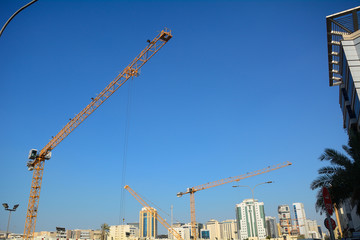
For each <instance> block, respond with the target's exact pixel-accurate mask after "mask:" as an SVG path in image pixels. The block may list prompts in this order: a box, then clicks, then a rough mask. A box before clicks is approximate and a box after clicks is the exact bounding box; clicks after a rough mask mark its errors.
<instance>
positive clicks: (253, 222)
mask: <svg viewBox="0 0 360 240" xmlns="http://www.w3.org/2000/svg"><path fill="white" fill-rule="evenodd" d="M236 220H237V225H238V237H239V239H240V240H243V239H247V238H253V237H257V238H258V239H265V238H266V229H265V210H264V203H263V202H258V200H253V199H245V200H244V201H243V202H242V203H239V204H236Z"/></svg>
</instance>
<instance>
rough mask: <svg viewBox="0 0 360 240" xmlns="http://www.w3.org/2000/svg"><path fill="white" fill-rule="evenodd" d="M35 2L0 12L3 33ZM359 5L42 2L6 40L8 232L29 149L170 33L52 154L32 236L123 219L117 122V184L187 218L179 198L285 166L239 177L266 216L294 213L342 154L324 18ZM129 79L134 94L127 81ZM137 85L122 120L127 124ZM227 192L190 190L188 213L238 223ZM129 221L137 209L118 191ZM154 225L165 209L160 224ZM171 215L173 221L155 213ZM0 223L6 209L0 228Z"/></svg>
mask: <svg viewBox="0 0 360 240" xmlns="http://www.w3.org/2000/svg"><path fill="white" fill-rule="evenodd" d="M27 2H28V1H22V0H21V1H20V0H12V1H10V0H5V1H4V0H3V1H0V20H1V21H0V23H1V25H2V24H4V23H5V22H6V20H7V19H8V18H9V17H10V16H11V15H12V14H13V13H14V12H15V11H16V10H17V9H19V8H20V7H21V6H23V5H25V4H26V3H27ZM357 5H358V1H344V0H341V1H316V2H315V1H271V3H269V2H268V1H256V2H255V1H252V2H250V1H195V2H192V1H176V2H172V1H65V0H64V1H50V0H39V1H38V2H36V3H35V4H33V5H32V6H30V7H29V8H27V9H25V10H24V11H23V12H21V13H20V14H19V15H18V16H16V17H15V18H14V19H13V21H12V22H10V24H9V25H8V27H7V28H6V29H5V32H4V33H3V35H2V36H1V38H0V89H1V95H0V109H1V118H0V123H1V124H0V136H1V137H0V151H1V155H0V163H1V175H0V189H1V194H0V201H1V203H2V202H7V203H9V204H11V205H12V204H16V203H19V204H20V207H19V208H18V210H17V211H16V212H15V213H14V214H13V215H12V221H11V225H10V230H11V231H14V232H19V233H22V232H23V228H24V223H25V216H26V209H27V203H28V197H29V192H30V184H31V179H32V172H29V171H27V169H26V166H25V164H26V161H27V154H28V151H29V150H30V149H31V148H37V149H41V148H43V147H44V146H45V145H46V143H47V142H48V141H49V139H50V138H51V136H54V135H56V134H57V132H58V131H59V130H60V129H61V128H62V127H63V126H64V125H65V124H66V123H67V121H68V119H69V118H72V117H73V116H74V115H75V114H77V113H78V112H80V111H81V110H82V109H83V108H84V107H85V106H86V105H87V104H88V103H89V102H90V98H91V97H94V96H96V94H97V93H99V92H100V91H101V90H102V89H103V88H104V87H105V86H106V85H107V84H108V83H109V82H110V81H111V80H113V79H114V77H115V76H117V74H118V73H119V72H121V71H122V70H123V68H124V67H125V66H127V65H128V64H129V63H130V61H132V60H133V58H134V57H135V56H136V55H137V54H138V53H139V52H140V51H141V50H142V49H143V48H145V46H146V45H147V43H146V40H147V39H152V38H153V37H155V36H156V34H157V31H159V30H161V29H162V28H163V27H168V28H170V29H171V30H172V32H173V36H174V37H173V39H171V41H170V42H169V43H168V44H166V45H165V46H164V48H163V49H161V50H160V52H159V53H158V54H157V55H155V56H154V57H153V58H152V59H151V60H150V61H149V62H148V63H147V64H146V65H144V67H143V68H142V71H141V75H140V77H138V78H136V79H134V81H132V82H128V83H127V84H126V85H125V86H123V87H122V88H121V89H119V90H118V91H117V92H116V93H115V94H114V95H113V96H112V97H111V98H110V99H108V101H107V102H105V103H104V104H103V105H102V106H101V107H100V108H99V109H98V110H97V111H95V112H94V113H93V114H92V115H91V116H90V117H89V118H88V119H87V120H86V121H85V122H83V124H81V125H80V126H79V127H78V128H77V129H76V130H75V131H74V132H73V133H71V134H70V135H69V136H68V137H67V138H66V139H65V140H64V141H63V142H62V143H61V144H60V145H59V146H58V147H57V148H56V149H54V151H53V158H52V159H51V160H50V161H48V162H46V166H45V171H44V179H43V184H42V191H41V198H40V207H39V214H38V220H37V226H36V230H37V231H41V230H49V231H50V230H55V227H57V226H61V227H65V228H67V229H75V228H80V229H88V228H93V229H97V228H99V226H100V224H102V223H104V222H106V223H108V224H110V225H115V224H119V218H120V203H121V200H120V199H121V197H120V194H121V189H122V186H121V182H122V180H121V179H122V172H123V169H122V166H123V155H124V135H125V134H124V132H125V120H126V118H127V117H129V119H130V125H129V129H128V130H129V137H128V147H127V160H126V163H127V164H126V165H127V167H126V177H125V179H126V184H129V185H130V186H131V187H132V188H133V189H134V190H135V191H137V192H139V193H140V194H141V195H143V196H145V197H146V198H147V199H150V200H151V201H152V202H154V203H156V204H157V205H158V206H160V208H162V209H164V210H166V211H167V212H170V206H171V205H173V206H174V218H175V219H178V220H180V221H182V222H189V221H190V209H189V196H184V197H182V198H177V197H176V193H177V192H179V191H185V190H186V188H187V187H191V186H196V185H199V184H203V183H206V182H210V181H215V180H218V179H222V178H226V177H230V176H236V175H240V174H243V173H246V172H249V171H253V170H257V169H261V168H264V167H267V166H269V165H273V164H277V163H281V162H284V161H290V162H292V163H293V165H292V166H290V167H287V168H283V169H281V170H277V171H274V172H272V173H268V174H263V175H260V176H256V177H253V178H250V179H246V180H244V181H242V182H241V184H243V185H250V186H253V185H255V184H257V183H260V182H264V181H269V180H272V181H274V182H275V183H273V184H271V185H266V186H260V187H259V188H257V189H256V191H255V198H257V199H259V200H260V201H263V202H264V203H265V211H266V215H268V216H276V217H277V206H278V205H280V204H292V203H294V202H302V203H304V205H305V209H306V214H307V216H308V218H310V219H316V220H318V223H319V224H320V223H322V221H323V218H324V217H323V216H320V215H319V214H317V213H316V212H315V208H314V203H315V196H316V193H315V192H314V191H311V190H310V187H309V185H310V183H311V181H312V180H313V179H314V178H315V177H316V176H317V169H318V168H320V167H321V166H324V165H325V164H323V163H321V162H320V161H319V160H318V157H319V155H320V154H321V153H322V152H323V150H324V148H326V147H331V148H336V149H340V148H341V145H342V144H345V143H346V134H345V132H344V130H343V129H342V115H341V111H340V108H339V104H338V88H337V87H333V88H330V87H329V86H328V66H327V44H326V24H325V17H326V16H327V15H330V14H333V13H336V12H340V11H343V10H346V9H349V8H352V7H355V6H357ZM130 83H131V84H130ZM129 86H131V104H130V107H131V111H130V115H127V114H126V107H127V99H128V93H129ZM231 185H232V184H228V185H224V186H220V187H217V188H212V189H209V190H205V191H202V192H199V193H197V194H196V214H197V215H196V216H197V220H198V221H199V222H202V223H205V222H206V221H208V220H210V219H211V218H214V219H217V220H219V221H223V220H226V219H234V218H235V210H234V209H235V204H237V203H239V202H241V201H242V200H243V199H245V198H250V197H251V193H250V191H249V190H247V189H245V188H244V189H239V188H238V189H234V188H232V187H231ZM124 204H125V205H124V206H125V209H126V210H125V219H126V220H125V221H126V222H137V221H138V212H139V210H140V208H141V207H140V205H139V203H138V202H136V200H135V199H133V197H132V196H131V195H130V194H126V196H125V201H124ZM161 214H162V213H161ZM162 215H163V217H164V218H167V219H168V220H169V217H168V216H166V215H164V214H162ZM7 217H8V214H7V212H5V211H3V210H1V211H0V230H6V224H7Z"/></svg>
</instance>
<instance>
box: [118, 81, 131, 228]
mask: <svg viewBox="0 0 360 240" xmlns="http://www.w3.org/2000/svg"><path fill="white" fill-rule="evenodd" d="M133 80H134V76H132V77H131V81H129V82H130V83H129V84H128V99H127V105H126V114H125V115H126V120H125V134H124V146H123V165H122V172H121V185H120V186H121V194H120V213H119V224H120V225H121V224H124V223H125V209H126V208H125V188H123V186H125V182H126V161H127V150H128V142H129V128H130V110H131V97H132V96H131V95H132V94H131V93H132V85H133V84H132V82H133Z"/></svg>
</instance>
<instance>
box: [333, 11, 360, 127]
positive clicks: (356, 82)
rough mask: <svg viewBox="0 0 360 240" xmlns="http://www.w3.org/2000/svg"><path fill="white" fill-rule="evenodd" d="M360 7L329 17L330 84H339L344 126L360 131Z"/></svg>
mask: <svg viewBox="0 0 360 240" xmlns="http://www.w3.org/2000/svg"><path fill="white" fill-rule="evenodd" d="M359 22H360V6H358V7H355V8H352V9H349V10H346V11H343V12H339V13H335V14H332V15H330V16H327V17H326V25H327V43H328V64H329V85H330V86H339V103H340V108H341V111H342V114H343V127H344V128H346V129H348V130H349V129H355V130H356V131H358V132H360V121H359V119H360V118H359V113H360V102H359V99H360V30H359Z"/></svg>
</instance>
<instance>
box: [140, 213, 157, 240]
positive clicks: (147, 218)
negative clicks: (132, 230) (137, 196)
mask: <svg viewBox="0 0 360 240" xmlns="http://www.w3.org/2000/svg"><path fill="white" fill-rule="evenodd" d="M156 215H157V211H156V209H155V208H150V209H148V208H142V209H141V211H140V214H139V228H140V237H147V238H156V236H157V219H156V217H155V216H156Z"/></svg>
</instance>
